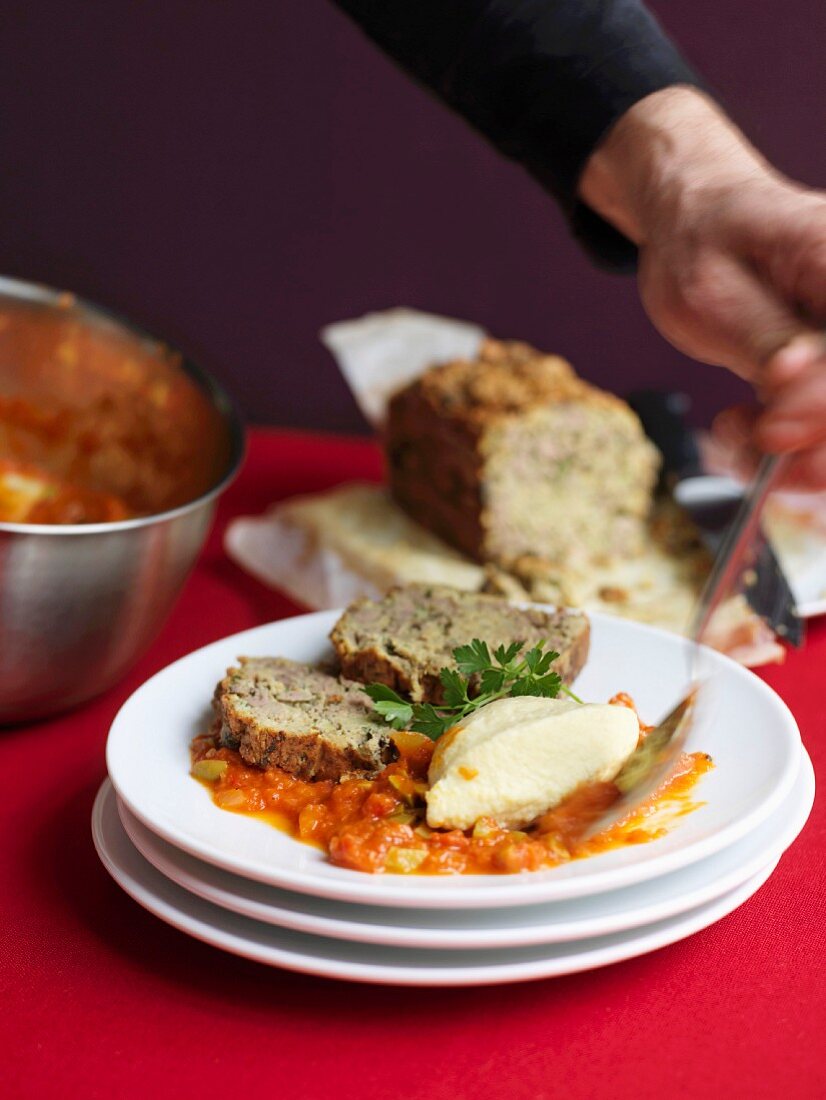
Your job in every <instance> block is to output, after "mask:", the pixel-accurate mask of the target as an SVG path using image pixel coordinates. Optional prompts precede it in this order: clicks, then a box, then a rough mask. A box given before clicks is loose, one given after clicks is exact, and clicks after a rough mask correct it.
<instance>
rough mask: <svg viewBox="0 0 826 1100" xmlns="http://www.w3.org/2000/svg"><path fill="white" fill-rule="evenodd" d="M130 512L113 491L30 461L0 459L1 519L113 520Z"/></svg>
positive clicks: (28, 520) (40, 520)
mask: <svg viewBox="0 0 826 1100" xmlns="http://www.w3.org/2000/svg"><path fill="white" fill-rule="evenodd" d="M129 516H130V512H129V509H128V508H127V506H126V504H125V503H124V502H123V500H121V499H120V497H117V496H115V495H114V494H112V493H103V492H99V491H97V490H95V489H88V488H86V487H84V486H83V485H78V484H77V483H76V482H72V481H68V480H63V479H61V478H57V477H54V476H53V475H51V474H49V473H48V472H47V471H45V470H42V469H40V468H39V467H38V466H36V465H34V464H32V463H24V462H13V461H9V460H5V459H0V523H113V522H115V521H117V520H121V519H128V518H129Z"/></svg>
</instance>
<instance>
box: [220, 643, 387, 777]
mask: <svg viewBox="0 0 826 1100" xmlns="http://www.w3.org/2000/svg"><path fill="white" fill-rule="evenodd" d="M213 706H214V708H215V716H216V717H215V731H216V733H218V735H219V736H220V740H221V744H223V745H225V746H226V747H227V748H231V749H237V750H238V752H239V753H240V754H241V756H242V758H243V759H244V760H245V761H246V762H247V763H248V764H253V765H255V766H256V767H259V768H266V767H273V766H274V767H278V768H283V770H284V771H286V772H289V773H290V774H291V775H296V776H298V777H299V778H300V779H340V778H341V777H342V776H344V775H370V774H372V773H374V772H377V771H379V770H380V769H381V768H383V767H384V765H385V764H389V763H390V762H391V761H392V760H395V759H396V757H397V756H398V751H397V749H396V746H395V745H394V743H393V741H392V738H391V737H390V734H389V730H388V728H387V726H385V725H384V724H383V723H381V722H377V721H376V720H375V718H374V717H373V704H372V702H371V700H370V699H369V698H368V696H367V695H365V693H364V692H363V691H362V689H361V686H360V685H359V684H353V683H348V682H347V681H346V680H339V679H337V678H336V677H334V676H328V675H327V673H325V672H322V671H320V670H319V669H316V668H312V667H310V666H309V665H303V664H299V663H298V662H296V661H288V660H286V659H285V658H283V657H241V658H239V662H238V667H237V668H231V669H229V670H228V672H227V675H226V676H225V678H224V679H223V680H222V681H221V682H220V683H219V684H218V686H217V688H216V689H215V697H214V700H213Z"/></svg>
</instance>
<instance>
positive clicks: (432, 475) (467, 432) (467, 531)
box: [386, 340, 659, 566]
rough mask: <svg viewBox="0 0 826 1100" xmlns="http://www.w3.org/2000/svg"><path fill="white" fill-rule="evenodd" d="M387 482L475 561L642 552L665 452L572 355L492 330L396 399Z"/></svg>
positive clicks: (559, 560)
mask: <svg viewBox="0 0 826 1100" xmlns="http://www.w3.org/2000/svg"><path fill="white" fill-rule="evenodd" d="M386 450H387V458H388V466H389V477H390V488H391V492H392V494H393V496H394V497H395V499H396V500H397V501H398V502H399V504H400V505H401V506H402V507H403V508H404V509H405V511H406V512H407V513H408V514H409V515H410V516H412V517H413V518H414V519H416V520H417V521H418V522H419V523H420V524H422V525H423V526H424V527H427V528H428V529H429V530H431V531H433V532H435V533H436V534H437V535H439V536H441V537H442V538H443V539H445V540H446V541H447V542H449V543H451V544H452V545H453V546H456V547H458V548H459V549H460V550H463V551H464V552H465V553H466V554H469V555H470V556H471V557H473V558H475V559H476V560H477V561H493V562H497V563H499V564H501V565H504V566H508V565H510V564H512V563H513V562H515V561H518V559H519V558H521V557H522V556H523V555H533V556H536V557H539V558H543V559H546V560H548V561H552V562H554V563H556V564H560V565H564V564H567V563H577V564H582V563H585V562H588V561H599V560H605V559H607V558H613V557H625V556H631V555H634V554H636V553H637V552H638V551H639V550H640V548H641V546H642V544H643V541H644V538H645V520H646V517H647V515H648V512H649V508H650V505H651V497H652V492H653V488H654V483H655V481H656V477H657V470H658V466H659V456H658V453H657V451H656V449H655V448H654V447H653V445H652V444H651V443H650V442H649V441H648V440H647V439H646V437H645V435H644V433H643V430H642V427H641V426H640V423H639V420H638V419H637V417H636V416H635V414H634V413H633V412H632V411H631V409H630V408H629V407H628V406H627V405H626V404H625V403H624V402H623V401H621V400H620V399H619V398H618V397H615V396H613V395H612V394H609V393H606V392H604V391H603V390H599V389H597V388H596V387H594V386H591V385H589V384H588V383H587V382H584V381H583V380H582V379H581V378H579V377H578V376H577V375H576V374H575V373H574V371H573V368H572V367H571V366H570V365H569V364H568V363H567V362H566V361H565V360H564V359H560V358H558V357H557V356H553V355H543V354H541V353H540V352H538V351H535V350H534V349H533V348H531V347H528V346H527V345H526V344H520V343H502V342H498V341H494V340H488V341H486V342H485V343H484V344H483V346H482V348H481V350H480V352H479V355H478V357H477V358H476V359H475V360H473V361H470V360H464V359H459V360H454V361H453V362H450V363H446V364H444V365H442V366H437V367H432V368H431V369H430V370H428V371H427V372H426V373H425V374H424V375H422V376H421V377H420V378H418V379H417V380H416V381H415V382H413V383H412V384H411V385H409V386H407V387H405V388H404V389H402V390H401V391H399V392H398V393H397V394H395V396H394V397H393V398H392V400H391V402H390V405H389V408H388V418H387V428H386Z"/></svg>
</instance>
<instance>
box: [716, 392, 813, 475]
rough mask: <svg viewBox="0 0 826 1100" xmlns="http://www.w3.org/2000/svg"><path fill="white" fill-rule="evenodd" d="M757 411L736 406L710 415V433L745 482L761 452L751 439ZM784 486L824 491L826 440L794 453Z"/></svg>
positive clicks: (758, 412) (756, 420)
mask: <svg viewBox="0 0 826 1100" xmlns="http://www.w3.org/2000/svg"><path fill="white" fill-rule="evenodd" d="M759 418H760V410H759V409H757V408H754V407H750V406H745V405H738V406H735V407H734V408H731V409H725V410H724V411H723V412H721V413H719V414H718V416H716V417H715V418H714V423H713V425H712V429H711V431H712V436H713V438H714V440H715V441H716V442H717V444H719V447H720V448H721V450H722V453H723V454H724V456H725V458H726V461H727V462H728V463H730V464H731V472H732V473H733V474H734V476H736V477H741V478H742V479H743V480H744V481H749V480H750V479H751V478H752V477H754V474H755V472H756V470H757V466H758V463H759V461H760V457H761V454H762V451H761V449H760V448H759V447H758V446H757V442H756V439H755V426H756V424H757V422H758V420H759ZM783 487H784V488H794V489H806V490H826V441H824V442H823V443H820V444H815V445H814V446H811V447H808V448H805V449H803V450H801V451H799V452H798V453H797V454H795V455H794V456H793V457H792V459H791V461H790V462H789V464H788V465H787V467H786V472H785V474H784V477H783Z"/></svg>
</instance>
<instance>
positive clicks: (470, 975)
mask: <svg viewBox="0 0 826 1100" xmlns="http://www.w3.org/2000/svg"><path fill="white" fill-rule="evenodd" d="M102 792H103V788H101V791H99V792H98V795H97V797H96V798H95V804H94V807H93V810H92V822H91V824H92V837H93V841H94V845H95V849H96V851H97V853H98V856H99V858H100V860H101V863H102V864H103V866H104V868H105V869H106V871H107V872H108V874H109V875H110V876H111V877H112V878H113V879H114V880H115V882H116V883H117V884H118V885H119V886H120V887H121V889H122V890H124V892H125V893H126V894H128V895H129V896H130V897H131V898H132V899H133V900H134V901H136V902H137V903H138V904H139V905H140V906H141V907H142V908H143V909H145V910H146V911H147V912H149V913H152V914H153V915H154V916H155V917H157V918H158V919H159V920H161V921H163V922H164V923H165V924H168V925H170V926H171V927H173V928H175V929H177V930H178V931H179V932H182V933H183V934H184V935H189V936H191V937H192V938H194V939H197V940H200V941H201V942H202V943H206V944H209V945H210V946H212V947H215V948H217V949H219V950H222V951H225V952H227V953H228V954H233V955H238V956H241V957H242V958H247V959H250V960H252V961H254V962H258V963H262V964H264V965H268V966H272V967H278V968H280V969H284V970H292V971H294V972H297V973H301V974H310V975H313V976H315V977H324V978H334V979H338V980H345V981H354V982H361V983H367V984H379V985H396V986H422V987H431V988H438V987H442V988H447V987H456V986H477V985H478V986H481V985H500V984H504V983H508V982H524V981H538V980H541V979H543V978H552V977H563V976H565V975H568V974H575V973H580V972H582V971H586V970H595V969H597V968H599V967H603V966H609V965H612V964H613V963H616V962H624V961H626V960H628V959H632V958H637V957H639V956H640V955H645V954H649V953H650V952H652V951H656V950H659V949H660V948H661V947H666V946H669V945H670V944H673V943H677V942H679V941H680V940H683V939H686V938H687V937H688V936H691V935H693V934H694V933H695V932H699V931H702V930H703V929H704V928H707V927H709V926H710V925H711V924H714V923H716V922H717V921H718V920H721V919H722V918H723V917H725V916H728V915H729V914H730V913H732V912H733V911H734V910H735V909H737V908H739V906H740V905H742V904H743V903H744V902H745V901H747V900H748V899H749V898H750V897H751V896H752V895H753V894H754V893H756V892H757V890H759V889H760V887H761V886H762V885H763V884H764V883H765V882H766V881H767V880H768V878H769V877H770V876H771V874H772V872H773V871H774V869H775V867H776V866H777V863H778V862H779V860H777V861H774V862H771V861H770V862H769V863H768V864H767V865H766V866H765V867H764V868H763V870H762V871H760V872H759V873H758V874H757V875H756V876H754V877H753V878H752V879H749V880H748V881H747V882H746V883H744V884H743V885H742V886H741V887H739V888H737V889H735V890H733V891H731V892H730V893H728V894H725V895H724V896H723V897H722V898H718V899H716V900H715V901H713V902H710V903H709V904H708V905H705V906H700V907H699V908H698V909H694V910H691V911H690V912H689V913H687V914H683V915H682V916H681V917H677V918H672V919H671V920H666V921H661V922H657V924H656V925H654V926H649V927H648V929H647V930H646V931H645V932H644V933H643V934H642V935H641V936H635V935H634V933H635V932H636V931H637V930H636V929H631V930H629V932H627V933H617V934H616V935H617V936H619V937H622V939H621V940H620V942H618V943H614V944H611V945H608V946H605V945H602V946H596V947H595V946H594V945H593V944H591V946H590V949H589V948H588V946H587V945H588V943H589V941H588V940H584V941H571V943H572V944H573V945H577V944H578V943H580V942H581V943H582V944H583V945H585V947H584V949H583V950H580V951H576V950H575V949H574V948H572V949H571V951H570V952H569V953H567V954H565V955H564V957H562V958H560V957H555V958H553V959H545V960H543V959H541V958H540V959H533V960H530V961H520V962H508V963H499V964H496V963H493V964H492V965H491V966H480V965H478V964H476V965H470V966H467V967H464V966H455V967H439V968H435V967H432V966H424V965H415V964H413V963H411V964H410V965H409V966H408V967H406V968H405V967H400V966H399V965H398V964H395V965H390V964H388V963H364V962H360V961H352V960H350V961H348V960H340V959H324V958H319V957H317V956H316V957H313V956H308V955H306V954H304V955H302V954H301V953H300V951H297V950H294V949H290V948H288V947H287V948H285V947H277V946H276V947H273V946H272V945H263V946H261V945H256V944H254V943H252V942H251V941H249V940H245V939H244V937H243V936H242V935H240V934H239V933H237V932H234V931H230V932H226V931H224V930H222V929H220V927H216V925H213V924H208V923H207V920H206V919H205V918H204V917H202V916H198V915H196V916H191V915H189V916H187V914H186V911H185V909H183V910H182V909H181V907H180V906H179V905H171V904H170V903H169V902H166V901H164V900H163V899H158V897H157V895H156V894H155V893H153V891H152V888H151V886H149V887H148V886H147V885H146V884H145V882H143V881H138V880H137V879H135V877H134V875H133V874H131V873H130V872H129V871H128V870H127V871H124V869H123V868H122V867H121V866H119V864H118V862H117V861H116V859H115V858H114V857H113V855H112V853H111V847H110V846H107V840H108V838H107V837H106V836H105V835H104V834H103V832H102V829H101V822H102V814H101V808H102V799H101V794H102ZM114 818H115V822H116V823H117V825H118V826H119V827H120V828H121V830H122V826H121V825H120V819H119V818H118V816H117V811H116V810H115V811H114ZM123 837H124V838H125V840H126V843H128V844H129V845H130V846H131V841H129V839H128V837H126V833H125V832H123ZM134 850H135V853H136V855H137V856H138V859H140V860H141V861H142V862H143V864H144V865H145V867H146V868H148V869H149V870H150V872H151V873H152V874H160V872H157V871H155V869H154V868H152V867H151V865H150V864H148V863H146V861H145V860H143V857H142V856H140V854H139V853H138V852H137V849H134ZM144 877H145V876H144ZM161 878H163V876H161ZM166 881H167V882H168V885H169V886H170V887H171V888H172V889H173V892H179V893H180V894H181V896H182V898H183V901H184V903H186V902H187V901H188V902H189V903H190V904H192V905H198V906H204V907H206V909H207V910H208V911H209V910H214V911H215V913H216V914H222V915H223V916H224V917H232V918H233V920H234V921H240V922H245V923H249V924H251V925H253V926H254V925H257V924H258V923H259V922H256V921H250V920H249V918H244V917H238V916H237V915H234V914H229V913H226V911H224V910H220V909H218V908H217V907H216V906H213V905H210V903H209V902H204V901H202V900H201V899H200V898H196V897H194V895H191V894H187V892H186V891H185V890H182V889H181V887H178V886H175V884H174V883H172V882H170V881H169V880H166ZM210 915H211V914H210ZM263 927H264V928H267V929H269V931H270V933H273V932H284V931H285V930H284V929H275V928H274V926H263ZM288 934H290V935H301V933H288ZM307 938H308V939H309V940H318V939H324V938H326V937H317V936H307ZM330 942H331V943H332V944H334V945H340V944H341V943H342V942H343V941H341V940H331V941H330ZM538 946H541V945H538ZM545 946H551V947H553V946H556V948H560V947H562V948H563V949H564V948H565V946H566V945H545ZM390 950H393V949H390ZM398 950H404V949H398ZM407 950H409V951H410V952H411V953H413V954H415V953H416V951H417V949H416V948H409V949H407ZM449 953H450V952H446V954H449ZM491 954H492V955H493V956H494V957H495V955H496V951H493V952H491Z"/></svg>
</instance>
